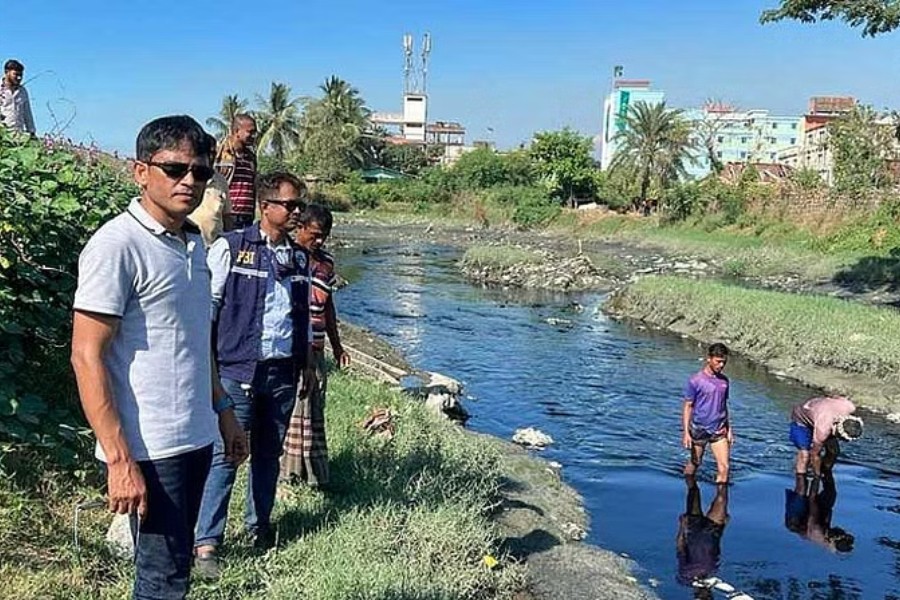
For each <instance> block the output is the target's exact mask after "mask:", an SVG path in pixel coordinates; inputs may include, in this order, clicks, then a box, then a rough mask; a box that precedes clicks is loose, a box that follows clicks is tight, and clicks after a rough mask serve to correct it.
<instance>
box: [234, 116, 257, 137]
mask: <svg viewBox="0 0 900 600" xmlns="http://www.w3.org/2000/svg"><path fill="white" fill-rule="evenodd" d="M246 121H253V124H254V125H256V119H254V118H253V115H251V114H248V113H238V114H236V115H234V120H233V121H232V122H231V133H234V132H235V131H237V130H238V129H240V128H241V123H244V122H246Z"/></svg>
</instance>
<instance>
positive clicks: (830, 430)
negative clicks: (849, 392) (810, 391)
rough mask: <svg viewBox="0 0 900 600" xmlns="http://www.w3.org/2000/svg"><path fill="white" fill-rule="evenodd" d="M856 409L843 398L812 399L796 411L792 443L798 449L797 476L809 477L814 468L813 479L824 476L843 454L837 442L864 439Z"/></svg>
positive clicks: (791, 435) (791, 431) (798, 406)
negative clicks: (825, 470) (854, 414)
mask: <svg viewBox="0 0 900 600" xmlns="http://www.w3.org/2000/svg"><path fill="white" fill-rule="evenodd" d="M855 410H856V406H854V404H853V403H852V402H850V400H849V399H847V398H845V397H843V396H828V397H824V398H811V399H809V400H807V401H806V402H804V403H803V404H798V405H797V406H795V407H794V408H793V410H792V411H791V429H790V440H791V442H792V443H793V444H794V446H795V447H796V448H797V460H796V463H795V466H794V473H795V474H796V475H806V471H807V469H808V468H809V467H810V466H812V471H813V477H816V478H819V477H821V476H822V470H823V468H824V469H831V467H832V466H833V465H834V463H835V461H836V460H837V457H838V455H839V454H840V452H841V448H840V445H839V444H838V439H842V440H845V441H848V442H850V441H853V440H856V439H859V437H860V436H862V432H863V422H862V419H860V418H859V417H855V416H853V412H854V411H855ZM823 450H824V453H823ZM823 454H824V456H823Z"/></svg>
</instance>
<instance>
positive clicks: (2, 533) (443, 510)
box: [0, 374, 524, 600]
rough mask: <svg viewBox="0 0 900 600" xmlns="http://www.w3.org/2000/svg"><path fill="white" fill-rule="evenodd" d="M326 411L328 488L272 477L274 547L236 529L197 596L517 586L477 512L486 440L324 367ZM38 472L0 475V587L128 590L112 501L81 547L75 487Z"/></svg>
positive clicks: (49, 593)
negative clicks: (377, 417) (109, 539)
mask: <svg viewBox="0 0 900 600" xmlns="http://www.w3.org/2000/svg"><path fill="white" fill-rule="evenodd" d="M372 406H390V407H391V408H392V409H393V410H394V411H395V413H396V415H397V417H396V419H397V421H396V422H397V433H396V436H395V437H394V438H393V440H391V441H387V440H385V439H382V438H378V437H370V436H368V435H366V434H365V433H364V432H362V431H361V430H360V428H359V423H360V422H361V421H362V420H363V418H364V416H365V414H366V413H367V410H368V408H370V407H372ZM328 420H329V430H328V435H329V445H330V451H331V459H332V477H333V480H334V484H335V488H336V489H335V491H334V492H333V493H329V494H322V493H318V492H312V491H310V490H307V489H301V488H287V487H285V488H283V489H281V490H280V492H279V493H280V500H279V502H278V504H277V508H276V512H277V514H276V515H275V519H276V523H277V525H278V530H279V540H280V542H279V547H278V549H276V550H274V551H272V552H270V553H268V554H266V555H256V554H254V553H253V552H252V551H250V550H249V549H248V548H247V543H246V540H243V541H241V542H238V543H236V544H235V545H233V546H232V549H231V551H230V552H229V553H228V554H227V555H226V559H225V560H226V567H225V571H224V577H223V580H222V581H221V582H220V584H219V585H218V586H216V587H212V586H209V585H205V584H202V583H196V584H195V586H194V591H193V592H192V594H191V597H192V598H194V599H210V600H211V599H213V598H216V599H218V598H297V597H302V598H305V599H311V600H319V599H321V600H325V599H333V600H338V599H342V600H346V599H354V598H373V599H374V598H379V599H390V598H395V599H398V600H399V599H401V598H402V599H423V600H424V599H428V600H432V599H438V598H440V599H453V598H509V597H512V596H513V594H514V592H515V591H516V590H518V589H520V588H521V587H522V585H523V582H524V571H523V568H522V567H521V566H518V565H516V564H511V563H510V561H509V560H507V559H504V557H503V556H502V555H501V554H500V552H499V551H498V546H497V542H496V540H497V537H498V530H497V528H496V526H495V525H494V524H493V523H492V522H491V521H490V520H489V516H488V515H487V513H486V507H487V506H489V505H490V504H492V503H493V502H494V501H495V499H496V496H497V494H498V491H499V486H500V485H501V478H502V476H503V472H502V466H501V465H502V460H501V453H500V451H499V450H498V448H497V447H496V446H495V445H493V444H491V443H489V442H487V441H485V440H483V439H480V438H478V437H476V436H472V435H469V434H467V433H465V432H463V431H462V430H460V429H457V428H455V427H453V426H451V425H449V424H447V423H445V422H443V421H440V420H437V419H436V418H434V417H432V416H431V415H430V414H428V413H427V412H426V411H425V410H424V408H423V407H422V406H421V405H420V404H418V403H415V402H412V401H408V400H406V399H404V398H403V397H401V396H400V395H399V394H397V393H395V392H392V391H389V390H387V389H386V388H383V387H380V386H374V385H372V383H371V381H368V380H364V379H360V378H358V377H356V376H353V375H346V374H337V375H335V376H334V377H333V378H332V380H331V381H330V389H329V405H328ZM44 479H45V480H44V481H42V482H39V483H36V482H33V481H32V482H29V483H28V484H27V485H21V487H20V486H19V485H17V482H16V481H15V480H5V481H0V581H2V582H3V585H2V586H0V598H41V599H45V598H66V599H69V598H84V599H88V598H90V599H95V598H110V599H111V598H123V597H126V596H127V591H128V589H129V586H130V581H131V577H132V572H131V568H130V565H129V564H128V561H122V560H119V559H115V558H114V557H112V556H111V555H110V554H109V553H108V552H107V551H106V549H105V545H104V543H103V535H104V533H105V528H106V526H107V525H108V523H109V520H110V517H109V515H108V514H107V513H106V512H105V510H103V509H94V510H89V511H86V512H85V513H83V517H82V519H83V520H82V523H81V525H80V529H81V533H80V535H81V538H82V544H83V548H82V551H81V557H80V559H79V557H78V554H76V552H75V547H74V545H73V543H72V527H73V519H72V516H73V508H74V505H75V503H76V502H78V501H79V500H81V499H83V494H79V492H78V491H77V490H76V491H74V492H73V491H72V489H71V488H70V487H69V486H68V485H60V484H58V483H54V482H53V479H52V477H50V476H47V477H45V478H44ZM241 486H243V482H242V483H241ZM238 496H240V495H239V494H236V500H235V502H234V503H233V505H232V510H231V522H230V524H229V527H230V531H229V535H230V539H232V540H240V534H239V531H238V530H239V525H240V518H241V514H242V511H241V505H240V503H239V500H238V499H237V498H238ZM486 555H494V556H497V557H498V559H499V560H500V564H499V566H497V567H495V568H493V569H490V568H488V567H487V566H486V565H485V563H484V557H485V556H486Z"/></svg>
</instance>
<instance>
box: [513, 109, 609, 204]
mask: <svg viewBox="0 0 900 600" xmlns="http://www.w3.org/2000/svg"><path fill="white" fill-rule="evenodd" d="M592 150H593V142H592V141H591V138H589V137H585V136H582V135H579V134H578V133H577V132H576V131H573V130H572V129H569V128H568V127H566V128H565V129H562V130H560V131H543V132H539V133H536V134H535V135H534V139H533V140H532V142H531V146H530V147H529V149H528V154H529V155H530V156H531V159H532V160H533V161H534V162H535V163H536V165H537V171H538V174H539V175H540V176H541V177H542V179H543V181H544V183H545V185H546V186H547V188H548V190H549V192H550V194H551V195H552V196H553V197H554V198H556V199H557V200H562V201H568V200H570V199H572V198H576V197H579V198H582V197H593V196H594V195H595V193H596V179H595V175H594V172H595V170H596V169H595V168H594V160H593V159H592V158H591V151H592Z"/></svg>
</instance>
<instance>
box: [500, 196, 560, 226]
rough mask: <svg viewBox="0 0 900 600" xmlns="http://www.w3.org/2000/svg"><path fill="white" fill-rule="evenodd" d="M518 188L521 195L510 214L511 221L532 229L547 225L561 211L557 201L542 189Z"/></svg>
mask: <svg viewBox="0 0 900 600" xmlns="http://www.w3.org/2000/svg"><path fill="white" fill-rule="evenodd" d="M520 189H521V190H522V192H523V195H522V196H520V197H519V199H518V201H517V203H516V208H515V210H514V211H513V214H512V220H513V223H515V224H516V225H518V226H519V227H521V228H523V229H532V228H535V227H543V226H546V225H549V224H550V223H551V222H552V221H553V220H554V219H555V218H556V217H557V216H559V213H560V212H562V207H560V205H559V203H558V202H556V201H555V200H551V199H550V198H549V197H548V196H547V195H546V194H545V193H544V192H543V191H541V190H539V189H537V188H520ZM526 192H527V193H526Z"/></svg>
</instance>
